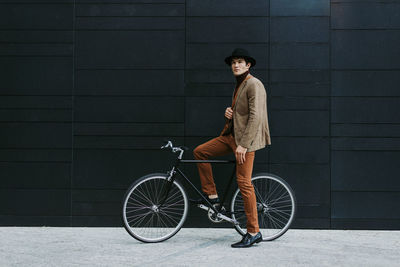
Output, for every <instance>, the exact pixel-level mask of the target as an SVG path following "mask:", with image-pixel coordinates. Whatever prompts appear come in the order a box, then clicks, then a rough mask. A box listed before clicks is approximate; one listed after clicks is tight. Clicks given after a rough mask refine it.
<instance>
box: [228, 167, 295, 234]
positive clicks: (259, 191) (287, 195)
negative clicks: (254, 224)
mask: <svg viewBox="0 0 400 267" xmlns="http://www.w3.org/2000/svg"><path fill="white" fill-rule="evenodd" d="M251 181H252V183H253V186H254V191H255V194H256V203H257V212H258V225H259V227H260V232H261V234H262V236H263V240H264V241H271V240H274V239H276V238H278V237H280V236H282V235H283V234H284V233H285V232H286V231H287V230H288V229H289V227H290V225H291V223H292V222H293V219H294V216H295V212H296V198H295V195H294V193H293V190H292V189H291V187H290V186H289V184H288V183H286V182H285V181H284V180H283V179H282V178H280V177H279V176H276V175H273V174H269V173H263V174H258V175H255V176H254V177H253V178H252V179H251ZM231 211H232V217H233V218H234V219H236V220H237V221H238V222H239V225H235V229H236V230H237V231H238V232H239V233H240V234H241V235H244V234H245V233H246V232H247V231H246V221H247V220H246V214H245V211H244V201H243V197H242V195H241V193H240V190H239V189H237V190H236V192H235V193H234V195H233V198H232V203H231Z"/></svg>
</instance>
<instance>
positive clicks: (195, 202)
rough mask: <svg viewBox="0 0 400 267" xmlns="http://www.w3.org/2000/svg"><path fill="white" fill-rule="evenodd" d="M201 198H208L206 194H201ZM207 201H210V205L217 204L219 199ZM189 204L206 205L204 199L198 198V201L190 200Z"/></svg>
mask: <svg viewBox="0 0 400 267" xmlns="http://www.w3.org/2000/svg"><path fill="white" fill-rule="evenodd" d="M203 196H204V197H205V198H208V195H207V194H203ZM208 201H210V203H211V204H213V205H214V204H219V198H218V197H217V198H208ZM190 202H191V203H193V204H204V205H206V204H207V203H206V202H205V201H204V199H203V198H199V199H190Z"/></svg>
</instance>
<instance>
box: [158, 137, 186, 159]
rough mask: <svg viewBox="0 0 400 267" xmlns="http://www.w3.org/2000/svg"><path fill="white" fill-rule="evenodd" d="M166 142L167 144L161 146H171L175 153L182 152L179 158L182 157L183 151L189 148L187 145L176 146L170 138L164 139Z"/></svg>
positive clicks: (162, 147)
mask: <svg viewBox="0 0 400 267" xmlns="http://www.w3.org/2000/svg"><path fill="white" fill-rule="evenodd" d="M164 144H165V145H163V146H161V149H164V148H168V147H170V148H171V150H172V152H174V153H176V152H180V154H179V156H178V158H179V159H182V156H183V153H184V152H185V151H186V150H189V148H187V147H185V146H177V147H174V146H173V145H172V142H171V141H170V140H164Z"/></svg>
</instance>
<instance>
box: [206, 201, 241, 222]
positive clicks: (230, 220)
mask: <svg viewBox="0 0 400 267" xmlns="http://www.w3.org/2000/svg"><path fill="white" fill-rule="evenodd" d="M198 207H199V208H200V209H203V210H205V211H208V210H209V209H210V208H209V207H207V206H205V205H203V204H199V205H198ZM217 217H218V218H220V219H222V220H224V221H227V222H230V223H233V224H234V225H239V222H238V221H236V220H234V219H232V218H229V217H228V216H225V215H223V214H221V213H218V214H217Z"/></svg>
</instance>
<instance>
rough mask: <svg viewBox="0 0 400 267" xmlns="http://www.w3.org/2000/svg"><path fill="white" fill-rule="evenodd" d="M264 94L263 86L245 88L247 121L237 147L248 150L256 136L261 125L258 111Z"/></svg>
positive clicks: (254, 85)
mask: <svg viewBox="0 0 400 267" xmlns="http://www.w3.org/2000/svg"><path fill="white" fill-rule="evenodd" d="M263 91H264V92H265V90H264V88H263V86H262V87H261V86H260V85H259V84H257V83H252V84H250V85H249V87H248V88H247V92H246V93H247V99H248V104H249V119H248V121H247V125H246V129H245V131H244V133H243V135H242V138H241V139H240V142H239V145H241V146H242V147H245V148H249V147H250V145H251V143H252V142H253V140H254V138H255V137H256V135H257V129H258V126H259V124H260V123H261V116H260V115H261V114H260V110H262V109H261V107H262V104H263V101H265V99H264V98H265V94H264V93H263Z"/></svg>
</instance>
